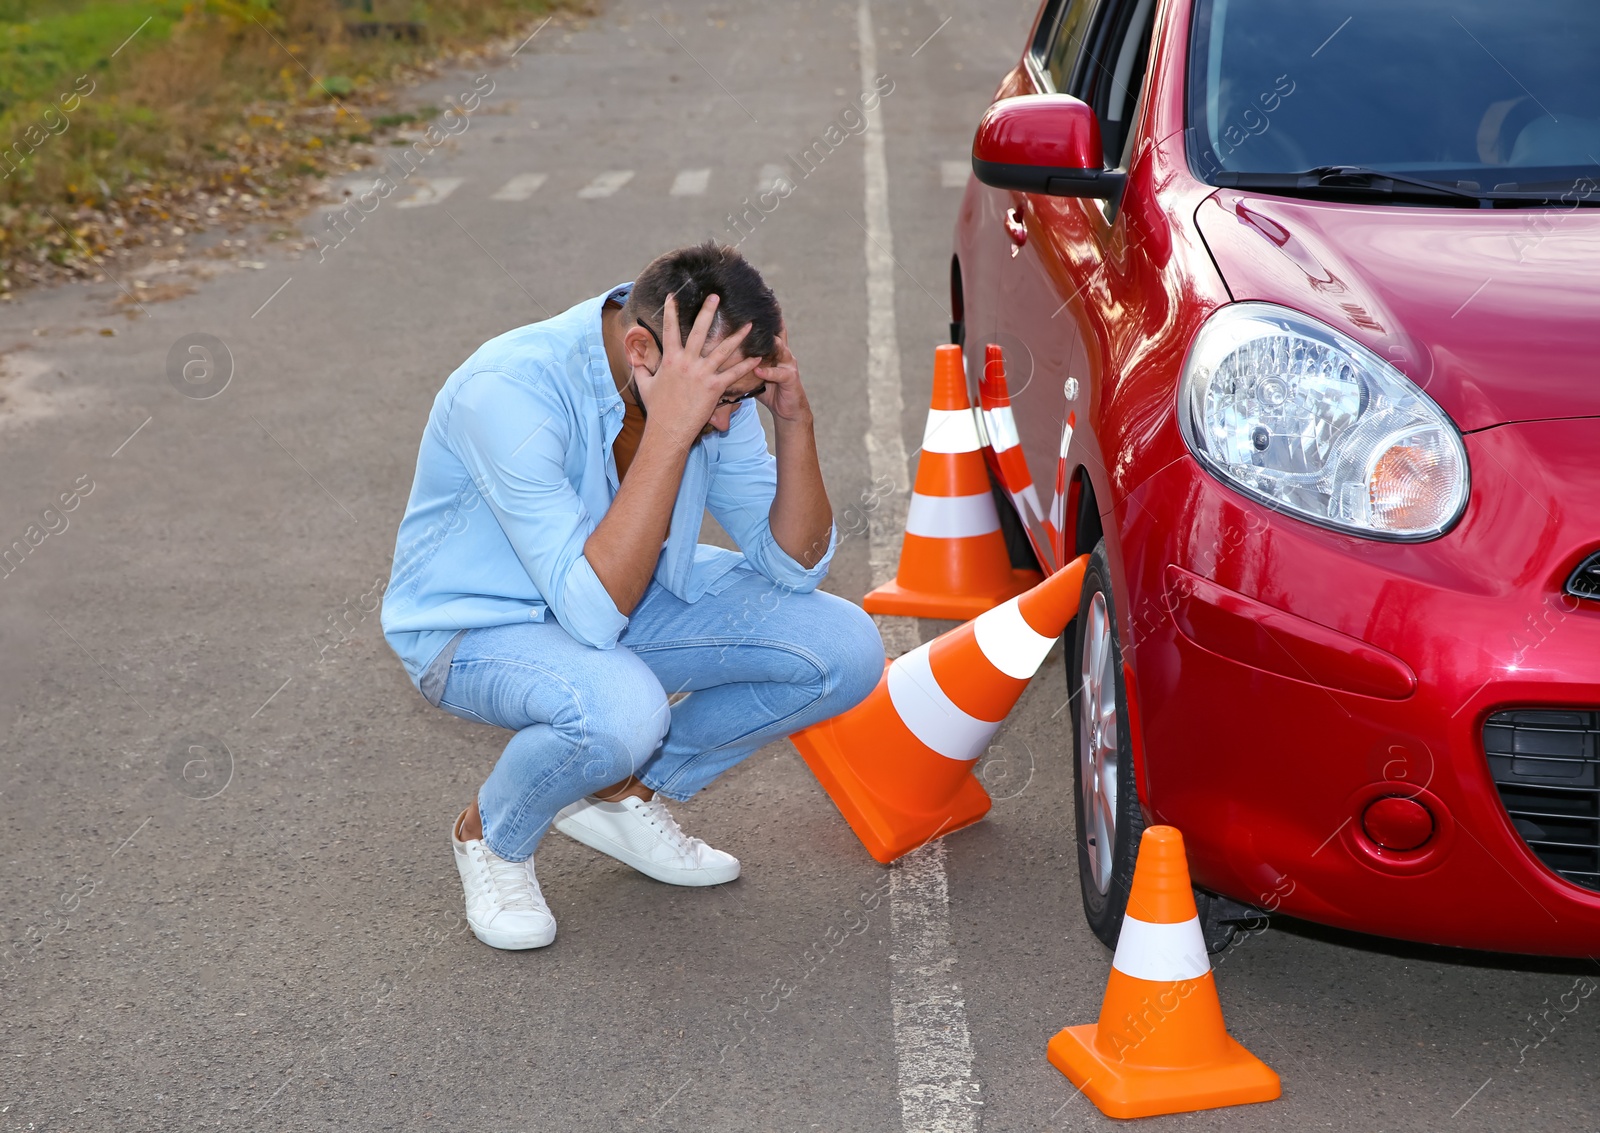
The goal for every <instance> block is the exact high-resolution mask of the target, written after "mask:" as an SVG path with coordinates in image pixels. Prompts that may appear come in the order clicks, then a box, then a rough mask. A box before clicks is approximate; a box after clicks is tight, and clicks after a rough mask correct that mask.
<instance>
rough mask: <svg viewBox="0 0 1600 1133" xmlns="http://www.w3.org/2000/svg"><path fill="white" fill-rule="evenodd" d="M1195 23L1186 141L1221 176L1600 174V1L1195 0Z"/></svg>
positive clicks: (1513, 181) (1560, 178)
mask: <svg viewBox="0 0 1600 1133" xmlns="http://www.w3.org/2000/svg"><path fill="white" fill-rule="evenodd" d="M1194 20H1195V22H1194V34H1193V42H1192V45H1191V52H1190V62H1189V128H1190V130H1189V137H1190V145H1189V151H1190V154H1191V160H1192V162H1193V164H1194V166H1195V169H1196V171H1197V172H1198V173H1200V174H1201V175H1202V176H1204V177H1206V178H1207V179H1208V180H1212V179H1214V178H1215V177H1216V176H1217V175H1218V174H1219V173H1229V172H1232V173H1235V174H1240V175H1241V176H1239V177H1224V180H1225V181H1228V182H1230V183H1235V184H1244V183H1246V180H1245V177H1244V176H1242V175H1247V174H1250V173H1260V174H1287V173H1297V172H1301V171H1308V170H1326V169H1327V168H1328V167H1334V166H1354V167H1360V168H1361V169H1363V170H1382V171H1385V172H1395V173H1405V174H1410V175H1411V176H1412V177H1414V178H1419V179H1426V180H1428V181H1438V182H1444V183H1447V184H1452V185H1459V186H1461V187H1462V188H1465V189H1471V190H1476V189H1482V190H1485V191H1490V190H1496V189H1500V190H1511V191H1515V190H1518V189H1521V190H1527V189H1536V188H1544V189H1549V188H1552V187H1558V186H1561V185H1568V186H1572V185H1585V186H1587V187H1590V188H1592V187H1593V183H1594V181H1593V179H1595V178H1600V62H1597V59H1596V56H1597V53H1600V0H1515V2H1512V0H1296V2H1295V3H1292V4H1286V3H1283V2H1282V0H1197V2H1196V4H1195V17H1194Z"/></svg>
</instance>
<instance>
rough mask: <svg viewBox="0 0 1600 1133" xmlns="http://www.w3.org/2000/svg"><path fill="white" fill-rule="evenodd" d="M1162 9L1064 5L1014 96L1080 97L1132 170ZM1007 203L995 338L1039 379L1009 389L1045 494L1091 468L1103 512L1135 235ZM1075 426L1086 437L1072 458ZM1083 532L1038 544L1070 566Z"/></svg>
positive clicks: (1098, 206)
mask: <svg viewBox="0 0 1600 1133" xmlns="http://www.w3.org/2000/svg"><path fill="white" fill-rule="evenodd" d="M1155 6H1156V4H1155V0H1059V2H1058V3H1057V4H1056V5H1055V7H1054V9H1053V10H1052V11H1050V12H1047V13H1046V16H1045V18H1044V19H1042V20H1041V21H1040V32H1039V35H1038V36H1037V37H1036V39H1035V43H1034V48H1033V50H1032V51H1031V52H1030V53H1029V55H1028V57H1027V59H1026V60H1025V67H1024V71H1025V73H1026V77H1025V79H1024V82H1025V83H1026V84H1027V88H1031V89H1027V88H1025V89H1022V90H1018V91H1015V92H1013V93H1040V94H1049V93H1061V94H1071V95H1074V96H1075V97H1078V98H1081V99H1083V100H1084V101H1085V102H1087V103H1089V105H1090V106H1092V107H1093V108H1094V109H1095V112H1096V115H1097V117H1098V118H1099V122H1100V130H1101V138H1102V142H1103V144H1104V147H1105V153H1106V165H1107V167H1108V168H1114V169H1122V170H1126V168H1127V162H1128V160H1129V159H1130V158H1131V156H1132V155H1133V154H1134V153H1135V152H1136V141H1137V138H1136V136H1135V133H1136V130H1137V123H1138V117H1139V110H1140V106H1141V96H1142V91H1143V87H1144V77H1145V69H1146V64H1147V62H1148V58H1149V53H1150V36H1151V29H1152V27H1153V25H1154V17H1155ZM999 195H1000V196H1004V197H1009V198H1010V205H1009V208H1008V210H1007V212H1006V215H1004V216H1003V217H1001V218H999V220H1000V223H1001V225H1002V226H1003V227H1004V229H1005V230H1006V233H1007V236H1008V238H1009V239H1010V240H1011V241H1012V244H1013V250H1014V255H1013V256H1012V257H1011V261H1010V263H1009V264H1008V265H1007V267H1008V268H1009V271H1006V272H1005V273H1004V281H1003V283H1002V286H1001V288H1000V290H1001V296H1002V301H1001V303H1000V304H999V307H998V311H997V315H996V320H995V331H994V338H995V340H996V341H999V342H1000V343H1001V345H1002V346H1005V347H1007V348H1008V349H1007V362H1008V369H1010V370H1013V371H1015V370H1018V369H1020V368H1022V367H1024V366H1025V367H1026V368H1027V370H1029V371H1031V374H1030V375H1028V376H1027V379H1026V380H1023V381H1018V380H1015V379H1014V380H1013V382H1012V388H1011V394H1012V399H1013V401H1014V403H1015V404H1016V413H1015V416H1016V422H1017V432H1018V436H1019V439H1020V441H1021V446H1022V450H1023V452H1024V454H1026V456H1027V458H1028V463H1029V467H1030V470H1031V471H1032V474H1033V476H1034V477H1035V478H1036V479H1037V480H1038V482H1039V483H1040V484H1041V485H1042V486H1045V487H1046V488H1047V490H1048V489H1050V488H1053V487H1054V486H1055V484H1056V477H1057V470H1058V464H1065V465H1066V466H1067V467H1068V468H1073V467H1077V466H1079V465H1082V466H1084V467H1085V468H1087V469H1088V471H1089V473H1090V477H1091V480H1093V481H1095V482H1097V483H1098V485H1099V487H1098V488H1097V491H1096V498H1097V501H1098V503H1099V505H1100V506H1101V507H1102V508H1104V507H1105V506H1108V504H1109V493H1108V492H1107V491H1105V467H1106V456H1105V454H1103V453H1102V452H1101V451H1100V447H1099V439H1098V431H1097V429H1096V422H1097V420H1098V415H1099V412H1100V410H1101V406H1102V404H1103V401H1104V398H1105V388H1104V386H1105V381H1106V379H1107V376H1108V371H1109V367H1108V365H1107V361H1108V357H1109V351H1108V349H1107V345H1108V328H1111V327H1113V326H1114V321H1115V320H1116V319H1117V318H1118V316H1119V314H1124V313H1125V312H1126V309H1127V308H1126V306H1125V304H1126V302H1127V300H1128V299H1129V296H1127V295H1126V294H1124V293H1122V288H1121V287H1120V285H1119V282H1118V281H1119V280H1120V279H1122V278H1124V276H1125V274H1126V273H1124V272H1123V271H1121V270H1120V267H1119V264H1120V263H1121V261H1123V260H1124V259H1125V257H1126V256H1127V255H1128V254H1130V247H1129V242H1128V240H1127V237H1126V233H1125V232H1124V231H1123V229H1122V226H1121V225H1119V223H1118V216H1117V210H1116V208H1115V206H1114V205H1113V204H1111V203H1109V202H1106V201H1102V200H1096V199H1092V198H1077V197H1051V196H1044V195H1040V194H1033V193H1015V192H1013V193H1005V194H999ZM1013 354H1015V355H1016V358H1015V360H1013V358H1012V356H1013ZM1069 420H1073V421H1075V425H1076V427H1075V428H1074V429H1073V430H1072V434H1071V442H1070V451H1067V452H1066V453H1065V454H1063V448H1064V440H1065V437H1064V431H1065V427H1066V425H1067V422H1068V421H1069ZM1074 526H1075V524H1074V522H1073V516H1072V515H1070V514H1068V515H1066V516H1065V522H1064V523H1062V524H1060V525H1059V528H1058V527H1056V525H1045V524H1037V525H1034V526H1030V534H1031V535H1033V536H1034V537H1035V539H1036V541H1037V540H1041V539H1043V540H1049V541H1051V542H1053V543H1054V546H1053V547H1052V550H1053V552H1054V557H1055V559H1056V561H1057V562H1064V561H1066V559H1068V558H1070V557H1071V556H1072V554H1073V553H1074V547H1073V528H1074ZM1047 545H1048V544H1047ZM1083 549H1087V548H1083Z"/></svg>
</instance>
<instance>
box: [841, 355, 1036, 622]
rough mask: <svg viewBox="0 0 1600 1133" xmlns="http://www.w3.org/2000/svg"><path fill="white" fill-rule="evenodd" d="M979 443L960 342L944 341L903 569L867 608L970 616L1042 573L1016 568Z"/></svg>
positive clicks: (922, 614) (908, 516)
mask: <svg viewBox="0 0 1600 1133" xmlns="http://www.w3.org/2000/svg"><path fill="white" fill-rule="evenodd" d="M981 448H982V445H981V443H980V441H979V439H978V425H977V418H976V417H974V416H973V412H972V403H971V402H970V401H969V400H968V399H967V380H966V377H965V375H964V374H963V373H962V368H961V347H959V346H955V345H945V346H941V347H939V348H938V351H937V353H936V354H935V356H934V366H933V399H932V405H931V407H930V408H929V409H928V423H927V426H926V427H925V428H924V430H923V434H922V456H921V457H920V458H919V459H918V461H917V479H916V483H915V484H914V485H913V486H912V490H911V506H910V509H909V510H908V511H907V513H906V536H905V542H904V543H903V544H902V545H901V548H900V569H899V571H898V572H897V573H896V575H895V578H894V581H893V582H888V583H885V584H884V585H882V586H880V587H878V588H877V589H876V590H874V591H872V592H871V593H870V594H868V595H867V596H866V597H865V598H863V599H862V600H861V605H862V607H863V608H865V609H866V610H867V612H869V613H873V614H904V615H908V616H911V617H919V618H957V619H959V620H961V621H965V620H967V619H968V618H973V617H976V616H977V615H979V614H981V613H983V611H985V610H988V609H992V608H993V607H995V606H998V605H999V604H1000V603H1001V602H1004V601H1005V600H1006V599H1007V598H1010V597H1012V596H1013V595H1016V594H1020V593H1021V592H1022V591H1024V590H1026V589H1027V588H1028V587H1029V586H1031V585H1033V584H1034V583H1036V582H1038V581H1039V575H1038V573H1037V572H1035V571H1029V570H1013V569H1012V566H1011V556H1010V555H1009V554H1008V553H1007V552H1006V541H1005V538H1004V536H1002V535H1001V534H1000V516H999V515H998V514H997V513H996V511H995V509H994V496H993V495H992V494H991V493H990V490H989V474H988V472H987V471H986V470H985V468H984V464H983V456H982V455H981Z"/></svg>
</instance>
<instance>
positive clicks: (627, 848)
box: [556, 796, 739, 885]
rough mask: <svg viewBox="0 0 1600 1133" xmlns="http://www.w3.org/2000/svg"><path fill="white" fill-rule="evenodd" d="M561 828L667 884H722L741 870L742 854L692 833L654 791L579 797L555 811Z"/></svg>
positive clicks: (558, 827)
mask: <svg viewBox="0 0 1600 1133" xmlns="http://www.w3.org/2000/svg"><path fill="white" fill-rule="evenodd" d="M556 829H557V830H559V831H561V833H563V834H565V835H567V837H569V838H576V839H577V840H578V841H580V842H582V843H583V844H584V845H585V846H588V847H590V848H591V849H595V850H599V851H600V852H601V853H602V854H610V855H611V856H612V857H614V858H616V859H617V860H618V861H619V862H622V863H623V864H624V865H631V866H632V867H633V868H634V869H636V870H638V871H639V872H640V873H642V874H644V875H645V876H646V877H653V878H655V879H656V880H657V881H664V882H666V883H667V884H668V885H721V884H722V883H723V882H725V881H732V880H733V879H734V878H736V877H738V876H739V859H738V858H736V857H734V856H733V855H732V854H725V853H723V852H722V851H721V850H717V849H713V848H712V847H710V846H708V845H706V844H705V843H704V842H702V841H701V840H700V839H698V838H691V837H689V836H688V835H687V834H685V833H684V832H683V831H682V830H681V829H679V828H678V823H677V820H676V819H674V818H673V817H672V815H671V814H670V813H669V812H668V810H667V805H666V804H665V803H664V802H662V801H661V800H660V799H659V798H657V797H655V796H652V797H651V799H650V801H649V802H645V801H644V800H642V799H636V798H632V797H627V798H623V799H620V800H618V801H617V802H614V803H606V802H601V801H599V800H598V799H579V800H578V801H577V802H575V803H573V804H572V805H571V806H568V807H563V808H562V809H561V810H560V811H559V812H558V813H557V814H556Z"/></svg>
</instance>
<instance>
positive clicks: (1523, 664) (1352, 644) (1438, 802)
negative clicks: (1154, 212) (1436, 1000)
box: [1117, 419, 1600, 956]
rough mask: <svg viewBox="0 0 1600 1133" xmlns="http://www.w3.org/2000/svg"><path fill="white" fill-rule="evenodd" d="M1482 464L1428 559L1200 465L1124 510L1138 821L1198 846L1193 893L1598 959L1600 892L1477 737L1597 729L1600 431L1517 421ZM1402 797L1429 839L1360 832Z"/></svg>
mask: <svg viewBox="0 0 1600 1133" xmlns="http://www.w3.org/2000/svg"><path fill="white" fill-rule="evenodd" d="M1467 447H1468V452H1469V458H1470V459H1471V460H1472V466H1473V498H1472V502H1471V503H1470V504H1469V506H1468V509H1467V512H1466V514H1465V516H1464V517H1463V519H1462V521H1461V522H1460V523H1459V524H1458V525H1457V527H1456V528H1455V529H1454V530H1453V531H1451V532H1450V533H1449V534H1447V535H1446V536H1444V537H1443V538H1441V539H1438V540H1435V541H1433V542H1430V543H1424V544H1413V545H1400V544H1390V543H1381V542H1377V541H1374V540H1363V539H1356V538H1351V537H1346V536H1343V535H1339V534H1337V533H1333V532H1329V531H1325V530H1322V529H1320V528H1317V527H1314V526H1313V525H1311V524H1308V523H1303V522H1300V521H1298V520H1294V519H1291V518H1287V517H1285V516H1283V515H1280V514H1275V513H1272V512H1270V511H1268V510H1267V509H1265V508H1262V507H1260V506H1258V505H1256V504H1254V503H1252V502H1251V501H1249V500H1247V499H1245V498H1244V497H1243V496H1241V495H1239V494H1238V493H1235V492H1233V491H1232V490H1230V489H1228V488H1226V487H1225V486H1223V485H1222V484H1221V483H1219V482H1218V481H1217V480H1216V479H1214V478H1213V477H1211V476H1210V475H1209V474H1207V473H1206V472H1204V471H1203V470H1202V469H1201V468H1200V467H1199V465H1198V464H1197V463H1196V462H1194V461H1193V460H1191V459H1183V460H1179V461H1177V462H1175V463H1173V464H1170V465H1168V466H1167V467H1166V468H1164V469H1162V470H1161V471H1160V472H1158V473H1156V474H1155V475H1154V476H1152V477H1151V478H1150V479H1149V480H1147V481H1146V482H1145V483H1144V484H1142V485H1141V486H1140V488H1139V489H1138V490H1137V491H1136V492H1135V493H1134V495H1133V496H1132V497H1130V498H1129V500H1127V501H1125V502H1124V504H1123V505H1122V507H1121V509H1120V511H1119V514H1118V516H1117V520H1118V527H1119V530H1120V531H1121V540H1122V551H1123V555H1122V559H1123V562H1124V563H1125V569H1126V571H1127V578H1126V588H1127V592H1126V593H1125V594H1123V595H1120V596H1119V597H1120V598H1121V601H1120V603H1119V605H1120V607H1121V616H1122V619H1123V626H1122V630H1123V635H1124V637H1123V640H1124V641H1125V642H1127V643H1128V648H1127V650H1126V652H1127V655H1128V656H1129V658H1131V661H1132V667H1133V670H1134V674H1135V677H1136V686H1137V703H1138V705H1139V716H1140V720H1139V724H1140V728H1139V733H1140V737H1141V740H1142V752H1141V753H1140V758H1141V761H1142V766H1141V772H1142V775H1141V786H1142V787H1143V789H1144V794H1145V800H1144V801H1145V803H1146V805H1147V806H1148V807H1149V809H1150V810H1151V811H1152V817H1153V818H1155V819H1157V820H1159V821H1162V822H1169V823H1171V824H1173V825H1175V826H1177V827H1179V828H1180V829H1181V830H1183V832H1184V835H1185V840H1186V842H1187V844H1188V846H1189V852H1190V859H1191V868H1192V870H1193V873H1194V877H1195V880H1196V883H1197V884H1200V885H1202V886H1204V887H1206V888H1210V889H1213V890H1216V891H1218V892H1221V893H1224V894H1226V895H1228V896H1230V897H1234V898H1236V899H1238V900H1241V901H1246V902H1249V903H1251V904H1255V905H1258V906H1262V907H1265V908H1269V909H1275V910H1282V911H1283V912H1286V913H1290V914H1293V915H1296V916H1301V917H1305V918H1307V919H1310V920H1315V921H1319V922H1322V923H1326V924H1331V925H1337V926H1340V927H1345V928H1350V929H1355V930H1359V931H1363V932H1370V933H1377V934H1380V935H1385V936H1393V937H1399V938H1403V939H1408V940H1416V941H1423V942H1427V943H1435V944H1449V945H1457V946H1463V947H1473V948H1484V949H1494V950H1499V951H1511V952H1527V953H1542V954H1552V955H1568V956H1587V955H1591V954H1594V953H1596V952H1600V892H1596V891H1593V890H1591V889H1587V888H1584V887H1583V885H1581V884H1577V883H1575V882H1574V881H1571V880H1568V879H1566V878H1563V877H1562V876H1559V875H1558V874H1557V873H1555V872H1554V871H1553V870H1552V869H1551V868H1550V867H1549V866H1547V865H1546V864H1545V863H1544V862H1543V861H1541V859H1540V857H1539V855H1538V854H1537V853H1535V851H1534V850H1533V849H1532V848H1530V845H1529V844H1528V842H1526V841H1524V837H1523V835H1522V834H1519V833H1518V830H1517V828H1516V827H1515V826H1514V825H1513V822H1512V819H1511V817H1510V816H1509V815H1508V813H1507V809H1506V805H1505V804H1504V803H1503V802H1502V798H1501V793H1500V790H1499V789H1498V788H1497V786H1496V784H1495V781H1494V775H1493V774H1492V773H1491V765H1490V761H1489V757H1488V755H1487V754H1486V751H1485V744H1484V727H1485V724H1486V722H1488V720H1489V718H1490V716H1491V715H1492V714H1494V713H1497V712H1503V711H1507V710H1519V709H1520V710H1537V709H1548V710H1569V711H1574V710H1576V711H1590V712H1593V711H1596V710H1600V602H1593V601H1580V600H1577V599H1575V598H1572V597H1570V596H1568V595H1565V594H1564V591H1563V586H1564V584H1565V582H1566V580H1567V578H1568V577H1569V575H1570V574H1571V571H1572V569H1573V567H1574V565H1575V564H1576V563H1577V562H1579V561H1582V559H1584V558H1585V557H1586V556H1587V555H1588V554H1590V553H1592V552H1593V551H1594V549H1595V547H1596V546H1597V545H1600V493H1596V492H1595V491H1594V490H1593V484H1594V480H1595V470H1594V458H1593V455H1592V454H1593V453H1594V452H1596V451H1600V420H1595V419H1585V420H1570V421H1547V422H1534V423H1528V424H1522V425H1508V426H1502V427H1500V428H1496V429H1491V430H1485V431H1483V432H1480V433H1476V434H1472V435H1470V436H1468V438H1467ZM1501 777H1502V778H1504V775H1502V776H1501ZM1385 797H1401V798H1407V799H1412V800H1414V801H1415V802H1417V803H1420V804H1422V805H1423V806H1425V807H1426V808H1427V810H1428V812H1429V813H1430V815H1431V817H1432V820H1433V826H1432V832H1431V836H1429V837H1427V838H1426V840H1425V841H1424V842H1423V843H1422V844H1421V845H1419V846H1416V847H1413V848H1411V849H1406V850H1396V849H1388V848H1385V847H1384V846H1381V845H1378V844H1377V842H1375V841H1374V840H1373V839H1372V838H1371V837H1370V836H1369V835H1368V833H1367V832H1366V830H1365V827H1364V821H1363V819H1364V816H1365V815H1366V814H1367V808H1368V807H1369V806H1370V805H1371V804H1372V803H1373V802H1374V801H1376V800H1378V799H1381V798H1385ZM1524 829H1525V832H1526V829H1527V827H1526V822H1524ZM1546 856H1547V857H1549V856H1550V855H1549V853H1546Z"/></svg>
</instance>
